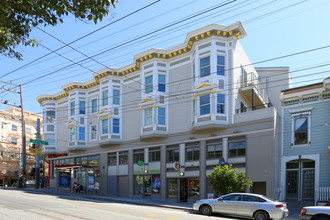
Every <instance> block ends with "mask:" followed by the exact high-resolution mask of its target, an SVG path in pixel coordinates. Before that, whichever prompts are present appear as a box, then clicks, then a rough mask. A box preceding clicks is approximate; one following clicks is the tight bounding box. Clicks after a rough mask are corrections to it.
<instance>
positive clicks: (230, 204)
mask: <svg viewBox="0 0 330 220" xmlns="http://www.w3.org/2000/svg"><path fill="white" fill-rule="evenodd" d="M193 209H194V210H196V211H199V212H201V213H202V214H204V215H210V214H211V213H212V212H217V213H221V214H225V215H233V216H242V217H246V218H254V219H260V220H264V219H269V218H272V219H282V218H285V217H287V216H288V214H289V210H288V209H287V207H286V203H282V202H278V201H275V200H273V199H270V198H268V197H266V196H263V195H258V194H252V193H231V194H228V195H225V196H221V197H219V198H217V199H204V200H199V201H197V202H196V203H194V205H193Z"/></svg>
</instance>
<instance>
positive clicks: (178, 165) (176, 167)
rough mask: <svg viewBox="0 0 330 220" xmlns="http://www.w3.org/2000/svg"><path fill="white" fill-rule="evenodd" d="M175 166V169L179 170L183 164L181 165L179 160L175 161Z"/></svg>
mask: <svg viewBox="0 0 330 220" xmlns="http://www.w3.org/2000/svg"><path fill="white" fill-rule="evenodd" d="M173 166H174V169H175V170H179V169H180V167H181V165H180V163H179V162H174V164H173Z"/></svg>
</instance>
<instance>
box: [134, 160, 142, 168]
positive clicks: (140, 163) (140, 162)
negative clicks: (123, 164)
mask: <svg viewBox="0 0 330 220" xmlns="http://www.w3.org/2000/svg"><path fill="white" fill-rule="evenodd" d="M136 164H137V165H138V166H140V167H142V166H144V162H143V161H142V160H139V161H138V162H136Z"/></svg>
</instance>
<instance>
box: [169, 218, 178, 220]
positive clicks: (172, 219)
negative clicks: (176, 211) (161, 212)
mask: <svg viewBox="0 0 330 220" xmlns="http://www.w3.org/2000/svg"><path fill="white" fill-rule="evenodd" d="M167 219H171V220H176V219H177V218H167Z"/></svg>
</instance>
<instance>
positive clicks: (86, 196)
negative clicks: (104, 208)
mask: <svg viewBox="0 0 330 220" xmlns="http://www.w3.org/2000/svg"><path fill="white" fill-rule="evenodd" d="M21 190H24V191H33V192H38V193H43V194H52V195H62V196H72V197H79V198H84V199H93V200H100V201H109V202H121V203H128V204H137V205H148V206H158V207H163V208H171V209H181V210H187V211H188V210H192V205H193V203H173V202H169V201H161V200H154V199H138V198H129V197H112V196H107V195H93V194H85V193H81V194H76V193H72V192H71V193H70V192H69V191H68V190H62V189H56V188H40V189H35V188H24V189H21ZM299 212H300V210H299V211H298V210H292V212H291V210H289V214H290V213H292V214H290V215H289V217H287V218H285V219H286V220H298V219H299V215H298V214H297V213H299Z"/></svg>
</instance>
